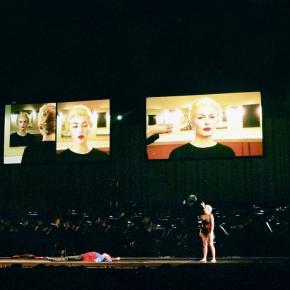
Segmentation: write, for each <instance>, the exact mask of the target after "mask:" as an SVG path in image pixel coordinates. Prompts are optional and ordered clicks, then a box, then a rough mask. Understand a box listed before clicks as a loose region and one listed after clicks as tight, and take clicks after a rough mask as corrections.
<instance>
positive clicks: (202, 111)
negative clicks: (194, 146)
mask: <svg viewBox="0 0 290 290" xmlns="http://www.w3.org/2000/svg"><path fill="white" fill-rule="evenodd" d="M217 123H218V114H217V111H216V110H215V109H214V108H213V107H211V106H201V107H198V108H197V110H196V112H195V115H194V117H193V127H194V129H195V132H196V135H197V136H203V137H207V136H212V135H213V133H214V132H215V130H216V126H217Z"/></svg>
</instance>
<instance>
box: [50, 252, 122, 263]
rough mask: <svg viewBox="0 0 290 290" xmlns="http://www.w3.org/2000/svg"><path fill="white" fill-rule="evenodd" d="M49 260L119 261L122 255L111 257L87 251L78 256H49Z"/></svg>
mask: <svg viewBox="0 0 290 290" xmlns="http://www.w3.org/2000/svg"><path fill="white" fill-rule="evenodd" d="M47 259H48V260H49V261H55V262H66V261H83V262H97V263H101V262H113V261H119V260H120V259H121V258H120V257H111V256H110V255H109V254H106V253H103V254H100V253H98V252H86V253H83V254H80V255H76V256H66V257H57V258H51V257H47Z"/></svg>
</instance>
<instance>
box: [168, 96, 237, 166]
mask: <svg viewBox="0 0 290 290" xmlns="http://www.w3.org/2000/svg"><path fill="white" fill-rule="evenodd" d="M221 118H222V111H221V107H220V105H219V104H218V103H217V102H216V101H214V100H213V99H212V98H210V97H201V98H199V99H197V100H195V101H194V102H193V103H192V105H191V110H190V114H189V123H190V125H191V128H192V129H193V130H194V136H193V139H192V141H191V142H189V143H186V144H184V145H182V146H180V147H178V148H176V149H174V150H173V151H172V152H171V153H170V156H169V159H179V160H182V159H184V160H185V159H194V160H198V159H212V158H227V157H233V156H235V153H234V151H233V150H232V149H231V148H230V147H228V146H226V145H223V144H220V143H218V142H216V141H215V140H214V139H213V134H214V132H215V130H216V127H217V125H218V122H219V121H220V120H221Z"/></svg>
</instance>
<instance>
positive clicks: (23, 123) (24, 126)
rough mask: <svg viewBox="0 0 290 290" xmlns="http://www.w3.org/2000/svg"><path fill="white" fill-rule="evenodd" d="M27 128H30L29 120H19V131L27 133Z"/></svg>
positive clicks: (22, 118)
mask: <svg viewBox="0 0 290 290" xmlns="http://www.w3.org/2000/svg"><path fill="white" fill-rule="evenodd" d="M27 126H28V120H27V118H25V117H20V118H19V119H18V124H17V127H18V130H19V131H23V132H25V131H26V129H27Z"/></svg>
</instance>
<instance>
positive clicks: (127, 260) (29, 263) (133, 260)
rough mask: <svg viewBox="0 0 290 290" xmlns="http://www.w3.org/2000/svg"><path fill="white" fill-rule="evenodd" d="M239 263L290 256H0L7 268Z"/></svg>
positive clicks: (276, 260) (275, 260) (274, 261)
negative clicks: (204, 258) (72, 258)
mask: <svg viewBox="0 0 290 290" xmlns="http://www.w3.org/2000/svg"><path fill="white" fill-rule="evenodd" d="M229 264H231V265H240V264H273V265H275V264H279V265H281V264H285V265H288V266H289V264H290V257H218V258H217V262H216V263H211V262H210V261H208V262H207V263H204V262H200V261H199V259H198V258H192V257H187V258H174V257H157V258H156V257H121V260H120V261H114V262H111V263H108V262H105V263H95V262H82V261H77V262H75V261H73V262H72V261H68V262H67V261H66V262H58V261H57V262H56V261H48V260H47V259H45V258H39V259H38V258H36V259H11V258H6V257H2V258H1V257H0V268H8V267H11V266H13V265H18V266H21V267H22V268H33V267H36V266H40V265H42V266H45V267H59V266H64V267H85V268H114V269H138V268H141V267H142V268H144V267H145V268H158V267H161V266H165V265H167V266H173V267H178V266H185V265H187V266H192V267H204V266H205V265H207V266H215V265H229Z"/></svg>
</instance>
